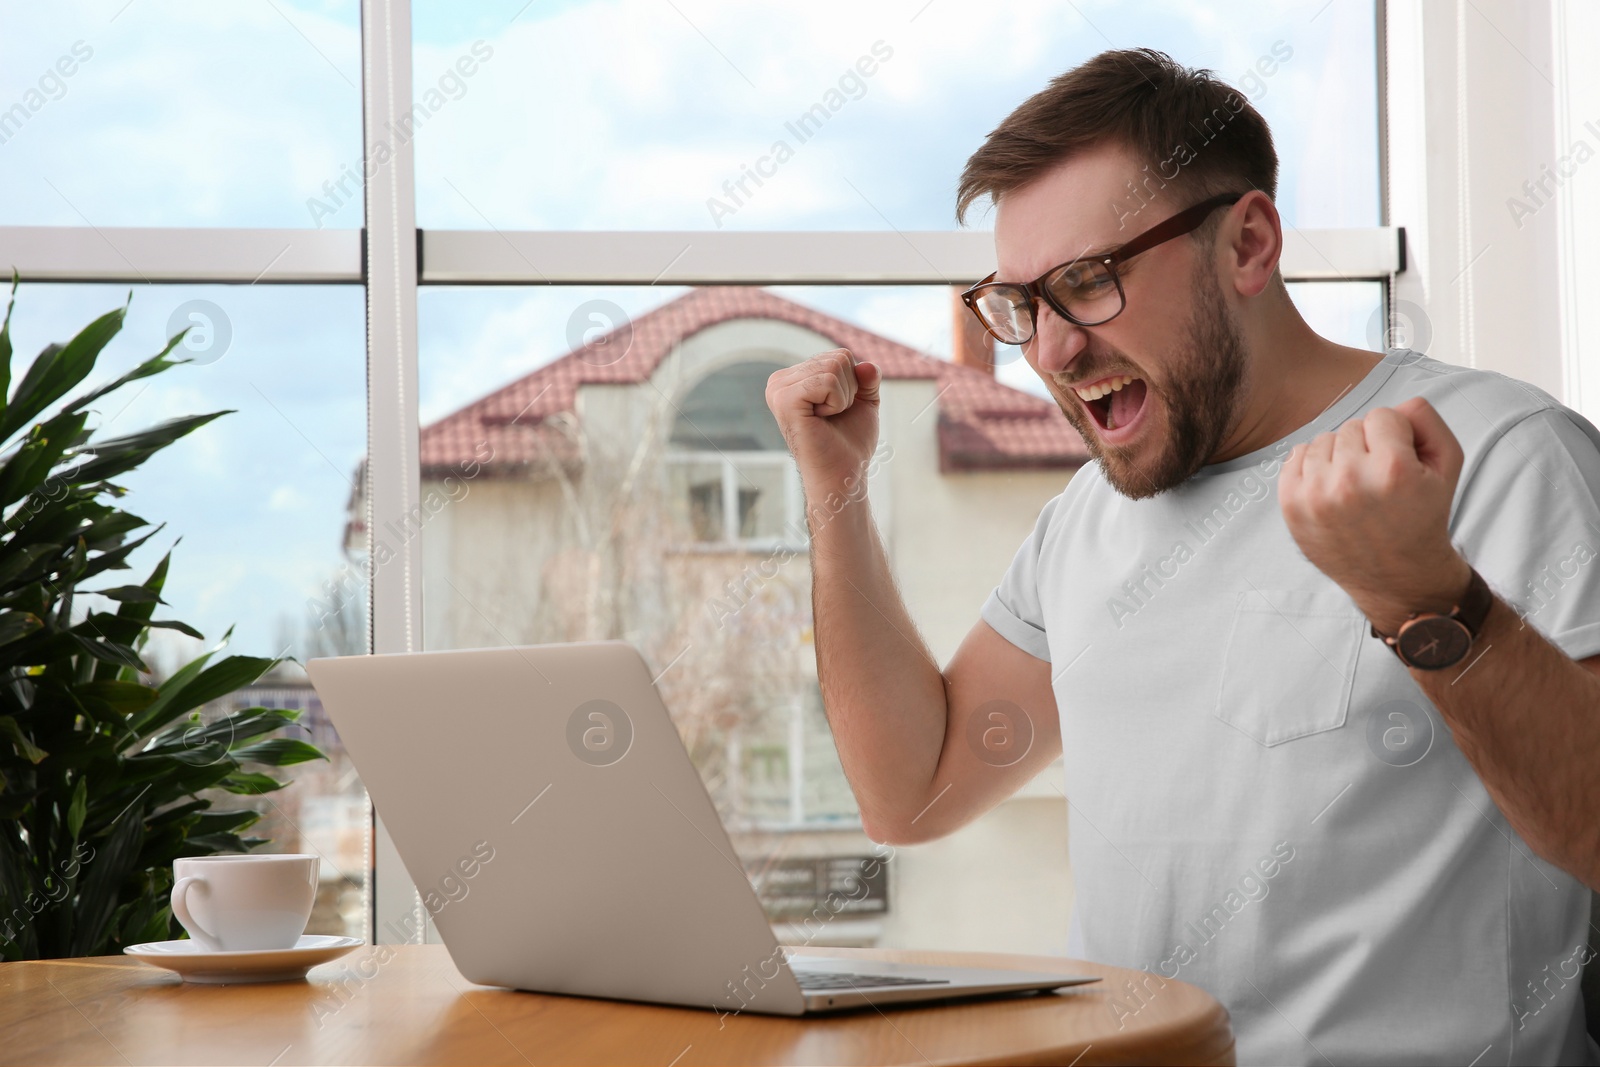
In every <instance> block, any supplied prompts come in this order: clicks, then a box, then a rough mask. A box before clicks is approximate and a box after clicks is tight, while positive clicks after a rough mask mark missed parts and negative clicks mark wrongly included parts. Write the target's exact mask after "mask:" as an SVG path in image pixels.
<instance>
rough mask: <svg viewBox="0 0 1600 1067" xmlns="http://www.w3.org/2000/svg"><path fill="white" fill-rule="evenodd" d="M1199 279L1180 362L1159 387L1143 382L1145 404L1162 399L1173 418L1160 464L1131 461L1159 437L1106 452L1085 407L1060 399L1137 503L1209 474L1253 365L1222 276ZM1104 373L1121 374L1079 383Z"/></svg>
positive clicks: (1106, 470)
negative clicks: (1209, 465) (1201, 471)
mask: <svg viewBox="0 0 1600 1067" xmlns="http://www.w3.org/2000/svg"><path fill="white" fill-rule="evenodd" d="M1196 273H1197V274H1198V275H1199V281H1198V283H1197V284H1196V286H1195V288H1194V290H1193V293H1194V297H1193V305H1192V307H1191V309H1190V314H1189V320H1188V322H1187V323H1185V325H1184V335H1183V340H1182V342H1181V345H1180V348H1179V350H1178V352H1177V353H1176V355H1177V358H1175V359H1172V360H1169V361H1168V364H1169V366H1170V367H1171V370H1170V371H1169V372H1168V375H1167V377H1166V378H1165V379H1164V380H1163V381H1161V382H1159V383H1158V382H1156V381H1153V380H1151V379H1150V377H1149V376H1148V375H1146V374H1143V373H1140V374H1139V376H1140V377H1142V378H1144V379H1145V386H1146V392H1145V400H1144V402H1145V403H1146V404H1149V403H1151V401H1152V399H1153V398H1154V397H1155V396H1156V395H1158V394H1159V395H1160V397H1161V401H1162V407H1163V408H1164V409H1165V410H1166V413H1167V437H1166V440H1165V441H1164V442H1159V443H1160V444H1161V446H1162V447H1161V451H1160V452H1159V453H1158V454H1157V455H1156V457H1155V459H1154V460H1152V461H1150V462H1149V463H1148V464H1145V465H1140V464H1139V463H1137V462H1136V461H1135V460H1134V458H1133V457H1132V455H1131V454H1130V453H1131V449H1132V448H1133V447H1135V446H1136V445H1138V444H1145V445H1146V447H1149V445H1148V444H1147V443H1146V442H1147V441H1148V442H1149V443H1150V444H1153V443H1157V442H1156V441H1155V438H1154V437H1153V436H1150V435H1148V434H1141V439H1140V440H1137V441H1136V442H1134V443H1132V444H1130V445H1128V446H1109V447H1108V446H1106V445H1105V444H1104V443H1103V442H1102V441H1101V440H1100V434H1099V430H1098V427H1097V426H1096V425H1095V422H1094V419H1093V417H1092V416H1090V415H1089V414H1088V413H1087V412H1085V411H1084V410H1083V407H1082V406H1081V405H1080V404H1078V403H1075V402H1074V401H1073V400H1064V399H1063V398H1062V397H1060V396H1058V397H1057V398H1056V404H1057V405H1058V406H1059V407H1060V408H1061V411H1062V413H1063V414H1065V415H1066V417H1067V421H1069V422H1071V423H1072V425H1073V427H1074V428H1075V429H1076V430H1077V431H1078V433H1079V434H1080V435H1081V436H1082V437H1083V440H1084V443H1085V444H1087V445H1088V447H1089V454H1090V455H1091V456H1093V457H1094V458H1095V459H1096V460H1097V461H1098V462H1099V464H1100V473H1101V474H1102V475H1103V476H1104V477H1105V480H1106V482H1107V483H1108V484H1109V485H1110V486H1111V488H1113V489H1115V490H1116V491H1117V492H1119V493H1121V494H1122V495H1123V496H1125V497H1128V498H1129V499H1132V500H1142V499H1144V498H1146V497H1152V496H1156V495H1158V494H1160V493H1165V492H1167V491H1168V490H1169V489H1175V488H1177V487H1178V486H1179V485H1182V484H1183V483H1184V482H1186V481H1188V480H1189V478H1190V476H1191V475H1193V474H1194V472H1195V471H1197V470H1199V469H1200V468H1201V467H1203V466H1205V464H1206V463H1207V462H1208V461H1209V460H1210V458H1211V457H1212V456H1214V455H1216V453H1217V450H1218V448H1219V447H1220V446H1221V444H1222V441H1223V439H1224V438H1225V437H1226V436H1227V433H1228V430H1229V429H1230V428H1231V427H1232V425H1233V418H1234V413H1235V411H1236V409H1237V408H1238V405H1239V396H1240V393H1241V392H1242V391H1243V382H1244V370H1245V364H1246V361H1247V356H1246V354H1245V345H1244V335H1243V334H1242V333H1241V331H1240V330H1239V326H1238V324H1237V323H1236V322H1234V320H1233V315H1232V313H1231V312H1230V311H1229V309H1228V305H1227V302H1226V301H1225V300H1224V299H1223V296H1222V286H1221V285H1220V284H1219V283H1218V281H1217V279H1216V276H1215V275H1214V274H1213V273H1212V272H1211V271H1209V270H1200V271H1197V272H1196ZM1102 373H1116V371H1115V370H1111V371H1107V372H1102V371H1100V370H1099V369H1095V370H1093V371H1091V372H1090V373H1088V374H1084V375H1082V376H1080V377H1079V380H1080V381H1087V380H1090V379H1092V378H1096V377H1099V376H1100V375H1101V374H1102ZM1126 373H1134V372H1133V371H1132V370H1128V371H1127V372H1126Z"/></svg>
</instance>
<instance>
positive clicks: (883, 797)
mask: <svg viewBox="0 0 1600 1067" xmlns="http://www.w3.org/2000/svg"><path fill="white" fill-rule="evenodd" d="M767 403H768V405H769V406H771V408H772V410H773V413H774V414H775V415H776V416H777V418H778V423H779V425H780V426H781V427H782V428H783V431H784V436H785V438H786V439H787V440H788V442H789V447H790V450H791V451H792V452H793V453H794V455H795V459H796V461H797V462H798V464H799V467H800V475H801V480H802V482H803V484H804V486H805V492H806V501H807V508H806V511H807V518H808V522H809V525H810V527H811V569H812V610H813V615H814V620H815V633H816V642H817V671H818V676H819V679H820V682H821V685H822V697H823V706H824V708H825V709H826V711H827V715H828V722H829V725H830V726H831V727H832V729H833V735H834V742H835V744H836V745H837V746H838V749H839V759H840V761H841V763H842V764H843V765H844V770H845V775H846V777H847V778H848V779H849V780H850V785H851V788H852V790H854V792H855V795H856V802H857V804H858V805H859V806H860V808H861V819H862V824H863V826H864V828H865V829H866V832H867V835H868V836H869V837H871V838H872V839H873V840H876V841H882V842H886V843H889V844H911V843H915V842H918V841H926V840H931V839H933V838H936V837H941V836H943V835H945V834H948V833H950V832H951V831H953V830H956V829H958V828H959V827H961V826H963V825H965V824H967V823H969V822H971V821H972V820H973V819H975V818H977V817H978V816H979V815H981V814H983V813H984V812H985V811H988V810H989V809H990V808H992V807H994V806H995V805H996V804H998V803H999V802H1000V801H1001V800H1003V799H1005V798H1006V797H1007V796H1009V795H1010V794H1012V793H1013V792H1015V791H1016V790H1017V789H1018V788H1019V787H1020V786H1021V785H1023V784H1024V783H1025V782H1026V781H1027V780H1028V779H1030V778H1032V777H1033V776H1034V775H1036V774H1038V773H1039V771H1040V770H1041V769H1042V768H1043V767H1044V766H1045V765H1047V764H1048V763H1049V762H1050V761H1051V760H1052V759H1054V758H1055V757H1056V756H1057V755H1058V754H1060V752H1061V735H1060V723H1059V721H1058V719H1057V717H1056V706H1055V697H1054V694H1053V692H1052V691H1051V688H1050V665H1049V664H1048V663H1047V662H1045V661H1043V660H1039V659H1035V658H1034V657H1033V656H1030V655H1028V654H1027V653H1026V652H1023V651H1022V650H1021V649H1019V648H1017V647H1016V646H1015V645H1012V644H1011V643H1010V642H1009V641H1007V640H1005V639H1004V638H1003V637H1001V636H1000V635H999V634H997V633H995V631H994V630H993V629H991V628H990V627H989V625H988V624H987V623H984V622H979V623H978V624H977V625H976V626H975V627H974V628H973V629H972V631H971V633H969V634H968V635H967V638H966V640H965V641H964V642H963V643H962V645H961V648H960V649H959V650H957V652H956V654H955V656H954V657H953V658H952V659H951V661H950V664H949V666H948V667H947V668H946V669H945V670H944V671H940V669H939V666H938V664H937V663H936V662H935V661H934V659H933V656H932V655H931V654H930V653H929V651H928V649H927V646H926V645H924V644H923V642H922V639H921V637H920V635H918V633H917V630H916V626H915V625H914V624H913V623H912V621H911V617H910V615H909V614H908V613H907V611H906V608H905V603H904V601H902V599H901V597H900V594H899V591H898V590H897V589H896V588H895V584H894V579H893V577H892V575H891V573H890V570H889V564H888V559H887V557H886V556H885V554H884V550H883V545H882V543H881V542H880V541H879V539H878V535H877V530H876V527H875V526H874V525H873V522H872V517H871V513H870V509H869V506H868V503H867V499H866V492H865V478H866V469H867V466H868V464H869V463H870V461H871V456H872V451H873V447H874V445H875V444H876V440H877V406H878V372H877V368H876V367H874V366H872V365H871V364H862V365H860V366H859V367H858V366H857V365H856V364H855V362H854V359H853V358H852V357H851V356H850V354H849V353H848V352H846V351H844V350H843V349H839V350H836V351H833V352H828V353H825V354H823V355H821V356H817V357H815V358H813V359H811V360H808V361H807V362H805V363H803V364H800V365H798V366H795V367H790V368H786V369H785V370H782V371H779V372H778V373H776V374H774V375H773V376H772V378H771V380H770V381H769V382H768V385H767ZM975 721H976V725H974V722H975Z"/></svg>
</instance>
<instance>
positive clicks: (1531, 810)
mask: <svg viewBox="0 0 1600 1067" xmlns="http://www.w3.org/2000/svg"><path fill="white" fill-rule="evenodd" d="M1445 596H1446V597H1448V596H1449V594H1448V593H1446V594H1445ZM1388 632H1393V631H1388ZM1473 651H1474V657H1473V658H1471V659H1468V660H1466V661H1464V662H1463V663H1462V664H1461V666H1460V668H1459V669H1453V670H1443V671H1418V670H1413V671H1412V672H1411V677H1413V678H1415V679H1416V680H1417V684H1418V685H1420V686H1421V687H1422V691H1423V692H1424V693H1426V694H1428V699H1429V700H1431V701H1433V706H1434V707H1436V708H1438V709H1439V713H1440V714H1441V715H1443V716H1444V720H1445V722H1447V723H1449V724H1450V733H1451V735H1452V736H1453V737H1454V738H1455V742H1456V746H1457V747H1458V748H1460V749H1461V752H1462V755H1464V756H1466V757H1467V759H1468V760H1469V761H1470V762H1471V763H1472V767H1473V770H1475V771H1477V772H1478V777H1479V778H1480V779H1481V780H1482V781H1483V787H1484V789H1486V790H1487V791H1488V793H1489V796H1490V797H1492V798H1493V799H1494V802H1495V806H1496V807H1498V808H1499V809H1500V811H1501V813H1502V814H1504V815H1505V817H1506V822H1508V823H1510V824H1511V828H1512V829H1514V830H1515V831H1516V832H1517V833H1518V834H1520V835H1521V836H1522V839H1523V840H1524V841H1526V842H1527V843H1528V846H1529V847H1530V848H1532V849H1533V851H1534V852H1536V853H1538V854H1539V855H1540V856H1541V857H1543V858H1544V859H1546V860H1548V861H1549V862H1551V863H1553V864H1555V865H1556V866H1557V867H1560V868H1562V869H1563V870H1565V871H1567V872H1568V873H1570V874H1571V875H1573V876H1574V877H1575V878H1577V879H1579V880H1580V881H1582V882H1583V883H1584V884H1585V885H1587V886H1588V887H1589V888H1590V889H1600V775H1597V773H1596V768H1595V762H1596V760H1600V677H1597V676H1600V656H1591V657H1589V658H1588V659H1584V660H1572V659H1568V658H1567V656H1566V654H1565V653H1564V652H1562V651H1561V650H1560V649H1559V648H1557V647H1556V646H1555V645H1553V644H1551V643H1550V642H1549V641H1548V640H1547V639H1546V638H1545V637H1544V636H1543V635H1542V634H1540V633H1539V631H1537V630H1535V629H1534V628H1533V627H1531V626H1529V625H1528V624H1527V623H1526V622H1525V621H1523V620H1522V619H1521V618H1519V617H1518V616H1517V613H1516V611H1515V610H1514V609H1513V608H1511V607H1510V606H1508V605H1507V604H1506V603H1505V602H1504V601H1503V600H1501V599H1500V598H1499V597H1496V598H1495V601H1494V606H1493V607H1491V608H1490V609H1489V616H1488V618H1487V619H1485V620H1484V625H1483V632H1482V633H1481V634H1479V635H1478V639H1477V641H1476V642H1474V649H1473Z"/></svg>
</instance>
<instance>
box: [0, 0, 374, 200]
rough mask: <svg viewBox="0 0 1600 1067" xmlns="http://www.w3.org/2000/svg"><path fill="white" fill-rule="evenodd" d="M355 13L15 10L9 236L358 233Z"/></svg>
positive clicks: (200, 1)
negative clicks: (189, 229)
mask: <svg viewBox="0 0 1600 1067" xmlns="http://www.w3.org/2000/svg"><path fill="white" fill-rule="evenodd" d="M359 19H360V5H359V4H358V3H357V0H273V2H271V3H265V4H215V3H207V2H205V0H179V2H175V3H167V2H163V3H155V4H152V3H145V2H139V0H132V2H130V0H99V2H95V3H85V4H22V3H8V4H6V5H5V6H4V11H3V13H0V151H3V152H4V153H5V158H6V166H5V167H4V168H0V225H29V226H51V225H53V226H84V225H92V226H291V227H316V228H322V227H339V228H356V227H359V226H360V225H361V223H362V201H361V173H362V168H361V92H360V84H361V40H360V31H359Z"/></svg>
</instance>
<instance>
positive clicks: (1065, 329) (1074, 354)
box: [1028, 301, 1089, 374]
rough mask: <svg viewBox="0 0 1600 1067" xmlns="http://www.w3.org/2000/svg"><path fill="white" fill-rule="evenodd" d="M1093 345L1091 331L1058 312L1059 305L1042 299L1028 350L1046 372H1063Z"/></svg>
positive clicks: (1042, 370)
mask: <svg viewBox="0 0 1600 1067" xmlns="http://www.w3.org/2000/svg"><path fill="white" fill-rule="evenodd" d="M1088 347H1089V332H1088V331H1087V330H1085V329H1084V328H1083V327H1082V326H1079V325H1077V324H1076V323H1072V322H1068V321H1067V320H1066V319H1064V318H1062V317H1061V316H1060V315H1058V314H1056V309H1055V308H1053V307H1050V306H1049V305H1048V304H1046V303H1044V302H1043V301H1040V302H1039V310H1038V319H1037V320H1036V328H1035V330H1034V335H1033V340H1031V341H1029V342H1028V354H1029V355H1030V356H1031V357H1033V363H1034V365H1035V366H1037V367H1038V368H1039V370H1040V371H1041V372H1043V373H1045V374H1063V373H1065V372H1066V370H1067V368H1068V367H1070V366H1072V361H1073V360H1075V359H1077V358H1078V356H1079V355H1081V354H1082V353H1083V350H1084V349H1085V348H1088Z"/></svg>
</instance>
